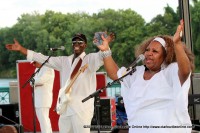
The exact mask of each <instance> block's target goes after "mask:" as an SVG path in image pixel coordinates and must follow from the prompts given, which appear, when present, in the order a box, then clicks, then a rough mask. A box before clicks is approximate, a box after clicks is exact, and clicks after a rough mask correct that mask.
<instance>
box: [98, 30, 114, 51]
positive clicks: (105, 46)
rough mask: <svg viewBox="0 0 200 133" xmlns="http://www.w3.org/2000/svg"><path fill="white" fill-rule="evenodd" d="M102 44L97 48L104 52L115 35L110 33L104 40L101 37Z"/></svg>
mask: <svg viewBox="0 0 200 133" xmlns="http://www.w3.org/2000/svg"><path fill="white" fill-rule="evenodd" d="M101 38H102V40H103V43H102V44H101V45H99V46H97V47H98V48H99V49H100V50H101V51H105V50H108V49H109V44H110V42H112V41H113V40H114V39H115V34H114V33H110V35H108V36H107V37H106V38H105V37H104V36H103V35H102V36H101Z"/></svg>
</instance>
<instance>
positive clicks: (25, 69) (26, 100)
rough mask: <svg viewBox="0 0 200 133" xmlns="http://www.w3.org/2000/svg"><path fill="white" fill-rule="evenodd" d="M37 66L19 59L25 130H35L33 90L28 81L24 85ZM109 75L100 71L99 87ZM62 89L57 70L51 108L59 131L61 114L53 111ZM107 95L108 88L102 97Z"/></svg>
mask: <svg viewBox="0 0 200 133" xmlns="http://www.w3.org/2000/svg"><path fill="white" fill-rule="evenodd" d="M34 70H35V67H34V66H33V65H32V64H30V62H28V61H27V60H18V61H17V78H18V83H19V84H18V85H19V86H18V87H19V112H20V116H21V117H20V124H22V125H23V128H24V132H31V131H34V126H33V104H32V90H31V86H30V84H29V83H28V84H27V85H26V86H25V88H22V86H23V85H24V84H25V83H26V81H27V80H28V79H29V78H30V77H31V75H32V74H33V73H34ZM106 77H107V75H106V73H105V72H98V73H97V75H96V78H97V89H101V88H103V87H105V86H106V85H107V79H106ZM59 89H60V76H59V72H58V71H55V79H54V87H53V103H52V107H51V109H50V114H49V116H50V119H51V124H52V130H53V131H59V129H58V119H59V115H58V114H57V113H56V112H55V111H53V110H54V109H55V107H56V102H57V97H58V92H59ZM105 96H107V93H106V89H105V90H104V91H103V92H102V93H100V97H105ZM36 131H40V126H39V122H38V120H37V118H36Z"/></svg>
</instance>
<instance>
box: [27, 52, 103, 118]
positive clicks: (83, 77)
mask: <svg viewBox="0 0 200 133" xmlns="http://www.w3.org/2000/svg"><path fill="white" fill-rule="evenodd" d="M73 56H74V55H70V56H58V57H51V58H50V59H49V61H48V63H47V64H46V65H47V66H49V67H51V68H53V69H55V70H58V71H59V72H60V79H61V88H62V87H64V86H65V83H66V81H67V80H68V78H70V75H71V73H72V71H73V69H74V67H75V66H76V64H77V63H78V61H79V58H81V59H82V60H83V62H82V66H83V65H85V64H88V68H87V69H86V70H85V71H84V72H83V73H81V74H80V75H79V76H78V78H77V79H76V81H75V82H74V84H73V89H72V92H71V95H70V97H71V100H70V103H69V106H70V109H71V110H72V111H71V110H70V111H69V110H68V112H67V114H66V115H72V114H74V113H78V112H81V111H89V112H93V110H94V98H91V99H89V100H87V101H86V102H84V103H82V100H83V99H84V98H86V97H88V96H89V95H90V94H92V93H93V92H95V91H96V71H97V70H98V69H99V68H100V67H101V66H102V65H103V59H102V57H101V55H100V53H99V52H98V53H90V54H88V55H86V54H85V52H83V53H82V54H81V55H80V56H79V57H77V58H76V59H75V60H74V62H73V64H72V59H73ZM47 58H48V56H44V55H42V54H39V53H36V52H34V51H31V50H28V54H27V59H29V60H34V61H38V62H40V63H43V62H44V61H45V60H46V59H47Z"/></svg>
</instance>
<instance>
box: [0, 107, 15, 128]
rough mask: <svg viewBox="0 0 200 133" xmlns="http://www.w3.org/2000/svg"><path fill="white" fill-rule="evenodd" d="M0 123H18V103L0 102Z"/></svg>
mask: <svg viewBox="0 0 200 133" xmlns="http://www.w3.org/2000/svg"><path fill="white" fill-rule="evenodd" d="M0 124H5V125H6V124H10V125H13V124H14V125H15V124H19V107H18V104H1V105H0Z"/></svg>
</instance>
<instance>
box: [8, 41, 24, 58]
mask: <svg viewBox="0 0 200 133" xmlns="http://www.w3.org/2000/svg"><path fill="white" fill-rule="evenodd" d="M6 48H7V49H8V50H10V51H19V52H20V53H22V54H24V55H27V49H26V48H24V47H22V46H21V45H20V44H19V42H18V41H17V40H16V39H14V44H6Z"/></svg>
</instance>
